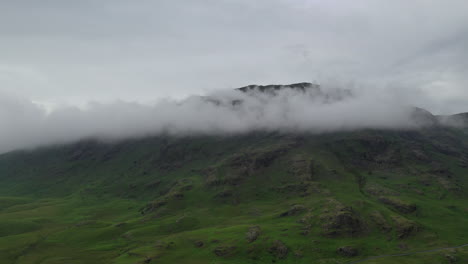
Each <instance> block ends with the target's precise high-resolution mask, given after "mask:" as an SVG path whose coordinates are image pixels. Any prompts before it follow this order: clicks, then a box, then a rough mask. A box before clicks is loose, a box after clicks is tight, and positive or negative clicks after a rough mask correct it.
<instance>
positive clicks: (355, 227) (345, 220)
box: [320, 207, 364, 237]
mask: <svg viewBox="0 0 468 264" xmlns="http://www.w3.org/2000/svg"><path fill="white" fill-rule="evenodd" d="M320 219H321V221H322V222H323V223H324V224H323V225H322V230H323V235H325V236H327V237H338V236H354V235H357V234H359V233H361V232H362V231H363V229H364V227H363V223H362V221H361V220H360V218H359V217H358V216H357V214H356V213H355V211H354V210H353V209H352V208H351V207H342V208H338V209H337V210H334V211H331V212H328V213H326V214H324V215H322V216H321V217H320Z"/></svg>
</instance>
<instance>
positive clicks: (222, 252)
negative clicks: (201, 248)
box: [213, 246, 237, 257]
mask: <svg viewBox="0 0 468 264" xmlns="http://www.w3.org/2000/svg"><path fill="white" fill-rule="evenodd" d="M236 248H237V247H235V246H219V247H216V248H215V249H214V250H213V253H215V255H216V256H218V257H227V256H231V255H233V254H234V252H235V250H236Z"/></svg>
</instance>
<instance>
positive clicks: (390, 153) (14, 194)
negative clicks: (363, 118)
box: [0, 84, 468, 264]
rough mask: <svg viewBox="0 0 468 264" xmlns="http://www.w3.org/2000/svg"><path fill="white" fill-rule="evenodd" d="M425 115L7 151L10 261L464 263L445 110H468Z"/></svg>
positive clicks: (2, 172) (466, 135) (467, 232)
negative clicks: (307, 128)
mask: <svg viewBox="0 0 468 264" xmlns="http://www.w3.org/2000/svg"><path fill="white" fill-rule="evenodd" d="M278 87H279V86H247V87H244V88H240V89H241V90H242V91H243V92H246V93H248V92H249V90H251V89H260V90H263V92H265V91H276V90H277V89H280V88H278ZM281 87H284V86H281ZM310 87H311V88H312V89H319V87H318V86H315V85H305V84H299V85H290V86H287V88H293V89H296V88H298V89H309V88H310ZM317 91H318V90H317ZM413 115H414V118H415V120H417V121H418V122H422V124H424V125H422V126H420V127H419V128H418V129H407V130H382V129H380V130H377V129H361V130H356V131H347V132H330V133H322V134H316V133H315V134H312V133H280V132H265V131H257V132H250V133H242V134H236V135H229V136H221V135H218V136H179V137H174V136H152V137H147V138H140V139H131V140H125V141H120V142H114V143H103V142H100V141H97V140H92V139H89V140H82V141H80V142H76V143H73V144H67V145H56V146H50V147H46V148H40V149H36V150H28V151H15V152H11V153H7V154H3V155H0V263H21V264H23V263H24V264H26V263H41V264H56V263H75V264H77V263H86V264H92V263H99V264H101V263H119V264H126V263H129V264H130V263H132V264H133V263H352V262H353V261H358V260H361V259H365V258H366V257H368V256H382V255H391V254H402V253H409V254H410V255H408V256H404V257H391V256H387V257H381V258H376V259H370V260H365V261H363V262H361V263H466V262H467V261H468V248H465V247H461V248H458V249H442V248H447V247H453V246H458V245H463V244H466V243H468V242H467V237H468V203H467V202H468V194H467V191H466V190H467V187H468V176H467V175H468V130H467V129H466V128H465V126H463V125H457V126H453V125H447V124H448V123H447V121H446V120H452V119H456V120H459V118H460V117H466V116H467V114H461V115H455V116H450V117H440V116H434V115H432V114H431V113H429V112H427V111H425V110H423V109H417V108H416V109H414V112H413ZM449 123H450V122H449ZM450 124H451V123H450ZM432 249H437V250H436V251H434V252H421V253H417V254H411V253H413V252H419V251H427V250H432ZM439 249H440V250H439Z"/></svg>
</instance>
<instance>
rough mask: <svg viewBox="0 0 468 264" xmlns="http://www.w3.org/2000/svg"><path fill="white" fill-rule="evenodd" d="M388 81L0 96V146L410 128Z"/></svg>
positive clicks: (405, 106)
mask: <svg viewBox="0 0 468 264" xmlns="http://www.w3.org/2000/svg"><path fill="white" fill-rule="evenodd" d="M390 91H391V90H385V89H381V90H378V89H364V88H360V89H357V88H353V89H341V88H337V87H336V86H333V85H322V86H321V87H320V88H317V87H315V86H312V87H308V88H307V89H304V90H301V89H293V88H288V87H282V88H281V89H279V90H267V91H260V90H259V89H258V88H253V89H249V90H247V91H245V92H243V91H240V90H230V91H226V90H222V91H216V92H213V93H211V94H209V95H207V96H190V97H188V98H186V99H183V100H173V99H164V100H159V101H158V102H157V103H154V104H151V105H145V104H140V103H132V102H125V101H116V102H112V103H96V102H94V103H89V104H87V105H86V106H85V107H83V108H78V107H75V106H62V107H58V108H55V109H52V110H47V109H46V108H45V107H44V106H41V105H38V104H37V103H33V102H31V101H29V100H26V99H24V98H23V99H22V98H18V97H12V96H6V95H3V96H0V152H5V151H10V150H13V149H19V148H30V147H36V146H43V145H49V144H54V143H68V142H73V141H76V140H80V139H84V138H90V137H94V138H100V139H105V140H119V139H126V138H134V137H143V136H149V135H161V134H164V135H172V136H184V135H220V134H221V135H225V134H228V135H229V134H238V133H245V132H250V131H283V132H312V133H323V132H330V131H343V130H354V129H363V128H383V129H411V128H414V127H415V126H416V125H417V124H416V123H415V120H414V116H412V113H413V112H412V111H413V108H412V107H410V104H409V102H406V101H405V98H404V97H401V96H400V94H398V93H394V92H390Z"/></svg>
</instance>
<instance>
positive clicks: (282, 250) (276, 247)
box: [268, 240, 289, 259]
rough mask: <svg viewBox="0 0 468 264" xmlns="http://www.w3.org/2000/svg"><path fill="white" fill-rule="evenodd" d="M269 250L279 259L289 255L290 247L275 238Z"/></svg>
mask: <svg viewBox="0 0 468 264" xmlns="http://www.w3.org/2000/svg"><path fill="white" fill-rule="evenodd" d="M268 252H270V254H272V255H273V256H275V257H277V258H279V259H284V258H286V257H287V256H288V253H289V249H288V247H287V246H286V245H285V244H284V243H283V242H282V241H281V240H275V241H274V242H273V245H272V246H271V247H270V248H269V249H268Z"/></svg>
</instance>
